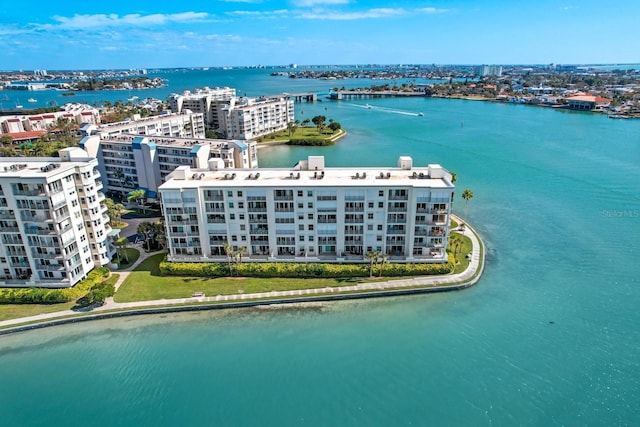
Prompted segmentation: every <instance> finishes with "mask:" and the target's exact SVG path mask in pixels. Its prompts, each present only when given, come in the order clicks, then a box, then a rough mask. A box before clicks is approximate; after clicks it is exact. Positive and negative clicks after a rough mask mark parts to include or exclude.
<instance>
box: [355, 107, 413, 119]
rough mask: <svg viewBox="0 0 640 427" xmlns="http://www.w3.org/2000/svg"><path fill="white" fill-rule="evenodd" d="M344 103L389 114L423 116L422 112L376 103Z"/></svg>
mask: <svg viewBox="0 0 640 427" xmlns="http://www.w3.org/2000/svg"><path fill="white" fill-rule="evenodd" d="M346 105H350V106H352V107H357V108H363V109H367V110H375V111H379V112H381V113H391V114H401V115H404V116H415V117H422V116H424V113H421V112H420V113H415V112H413V111H406V110H398V109H397V108H389V107H382V106H378V105H371V104H365V105H362V104H346Z"/></svg>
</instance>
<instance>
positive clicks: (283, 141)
mask: <svg viewBox="0 0 640 427" xmlns="http://www.w3.org/2000/svg"><path fill="white" fill-rule="evenodd" d="M345 136H347V131H346V130H344V129H340V130H339V131H338V133H337V134H335V135H331V137H330V138H329V139H330V140H331V141H332V142H333V143H335V142H336V141H338V140H340V139H342V138H343V137H345ZM289 141H290V140H288V139H275V140H271V141H260V142H258V143H257V144H256V146H257V148H258V150H259V149H260V148H263V147H271V146H277V145H290V144H288V142H289ZM291 146H292V147H294V146H295V147H313V145H291Z"/></svg>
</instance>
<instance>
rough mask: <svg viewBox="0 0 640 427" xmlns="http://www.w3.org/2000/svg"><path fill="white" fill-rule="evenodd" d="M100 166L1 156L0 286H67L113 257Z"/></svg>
mask: <svg viewBox="0 0 640 427" xmlns="http://www.w3.org/2000/svg"><path fill="white" fill-rule="evenodd" d="M97 167H98V162H97V160H96V159H94V158H91V157H89V156H88V155H87V153H86V152H84V151H83V150H81V149H79V148H67V149H64V150H61V151H60V157H59V158H58V157H55V158H42V157H33V158H24V157H23V158H19V159H18V161H17V162H16V159H15V158H1V157H0V286H5V287H7V286H10V287H26V286H29V287H31V286H38V287H51V288H54V287H57V288H59V287H70V286H73V285H75V284H76V283H78V282H79V281H80V280H82V279H83V278H85V277H86V275H87V273H88V272H89V271H91V270H92V269H93V268H94V267H96V266H104V265H107V264H109V262H110V260H111V258H112V256H113V255H114V254H115V247H114V245H113V244H112V242H111V236H110V235H112V234H114V232H113V231H112V229H111V227H110V225H109V217H108V216H107V207H106V205H105V203H104V199H105V196H104V195H103V194H102V193H101V191H100V190H101V189H102V183H101V182H100V172H99V171H98V169H97Z"/></svg>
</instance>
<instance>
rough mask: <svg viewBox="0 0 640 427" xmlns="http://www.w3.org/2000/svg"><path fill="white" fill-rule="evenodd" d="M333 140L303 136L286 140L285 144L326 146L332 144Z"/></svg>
mask: <svg viewBox="0 0 640 427" xmlns="http://www.w3.org/2000/svg"><path fill="white" fill-rule="evenodd" d="M333 144H334V141H333V140H332V139H329V138H327V139H303V138H300V139H299V138H293V139H290V140H289V141H288V142H287V145H305V146H319V147H326V146H328V145H333Z"/></svg>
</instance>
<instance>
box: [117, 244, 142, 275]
mask: <svg viewBox="0 0 640 427" xmlns="http://www.w3.org/2000/svg"><path fill="white" fill-rule="evenodd" d="M127 257H128V259H129V262H128V263H125V262H124V261H123V262H122V263H120V264H118V270H124V269H127V268H129V267H131V265H133V264H134V263H135V262H136V261H137V260H138V258H140V251H139V250H137V249H135V248H127Z"/></svg>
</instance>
